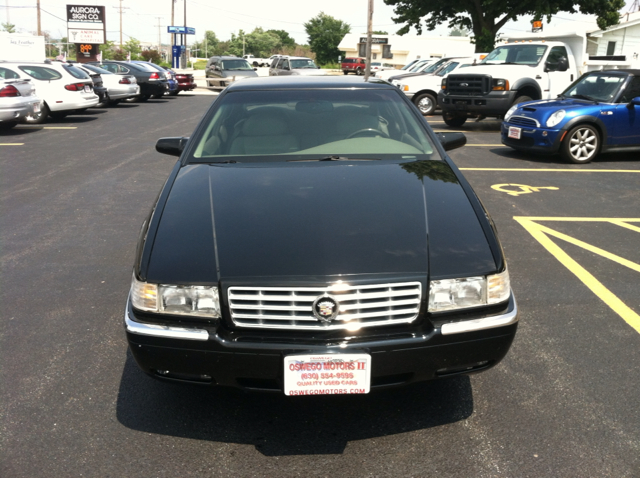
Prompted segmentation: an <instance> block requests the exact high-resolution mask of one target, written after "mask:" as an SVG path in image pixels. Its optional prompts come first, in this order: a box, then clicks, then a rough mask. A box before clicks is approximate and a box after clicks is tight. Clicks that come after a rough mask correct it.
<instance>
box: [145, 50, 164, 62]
mask: <svg viewBox="0 0 640 478" xmlns="http://www.w3.org/2000/svg"><path fill="white" fill-rule="evenodd" d="M140 56H141V57H142V59H143V60H144V61H150V62H151V63H155V64H156V65H158V64H159V63H160V62H161V61H162V57H161V56H160V52H159V51H158V50H145V51H143V52H142V53H140Z"/></svg>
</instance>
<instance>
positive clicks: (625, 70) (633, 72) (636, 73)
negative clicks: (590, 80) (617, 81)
mask: <svg viewBox="0 0 640 478" xmlns="http://www.w3.org/2000/svg"><path fill="white" fill-rule="evenodd" d="M620 72H622V73H627V74H630V75H634V76H640V70H632V69H630V68H620V69H615V70H595V71H589V72H587V73H588V74H590V73H620Z"/></svg>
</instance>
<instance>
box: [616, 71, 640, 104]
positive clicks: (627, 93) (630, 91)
mask: <svg viewBox="0 0 640 478" xmlns="http://www.w3.org/2000/svg"><path fill="white" fill-rule="evenodd" d="M638 96H640V76H634V77H633V78H632V79H631V81H630V82H629V84H628V85H627V87H626V88H625V89H624V91H623V92H622V96H621V97H620V101H618V103H629V102H630V101H631V100H632V99H634V98H637V97H638Z"/></svg>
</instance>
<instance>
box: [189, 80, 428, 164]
mask: <svg viewBox="0 0 640 478" xmlns="http://www.w3.org/2000/svg"><path fill="white" fill-rule="evenodd" d="M216 106H217V108H216V109H215V113H213V116H210V117H209V118H208V120H207V119H205V120H204V121H205V122H207V121H208V124H206V125H205V128H204V132H203V134H202V135H201V136H200V137H199V138H198V139H195V141H196V144H197V146H196V148H195V152H194V158H193V159H192V162H215V161H216V159H215V158H224V157H230V156H234V157H236V158H235V159H234V160H235V161H239V162H243V161H260V158H261V157H262V158H264V157H267V156H269V155H273V156H279V157H281V159H282V160H284V161H287V160H291V159H294V158H310V159H311V158H319V157H320V158H322V157H328V156H334V155H338V156H343V155H349V156H350V157H351V156H353V155H361V156H362V155H365V157H368V158H374V159H384V158H387V157H393V158H417V157H418V156H420V157H423V155H425V154H428V155H430V154H432V153H433V146H432V144H431V143H430V141H429V139H428V137H427V135H426V133H425V131H424V129H423V128H422V126H421V125H420V123H419V121H418V118H417V117H416V116H415V115H414V114H413V112H412V111H411V110H410V109H409V107H408V106H407V105H406V103H405V102H404V101H402V98H401V97H400V96H399V93H398V92H396V91H394V90H386V89H379V90H377V89H353V90H352V89H309V90H293V89H289V90H286V91H285V90H272V91H235V92H230V93H228V94H227V95H225V96H223V97H222V98H220V99H219V100H218V101H217V102H216ZM282 156H284V157H282ZM220 160H221V159H218V161H220Z"/></svg>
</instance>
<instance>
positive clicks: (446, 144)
mask: <svg viewBox="0 0 640 478" xmlns="http://www.w3.org/2000/svg"><path fill="white" fill-rule="evenodd" d="M436 136H437V137H438V140H439V141H440V144H441V145H442V147H443V148H444V150H445V151H451V150H452V149H457V148H461V147H463V146H464V145H465V144H467V137H466V136H465V134H464V133H436Z"/></svg>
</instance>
